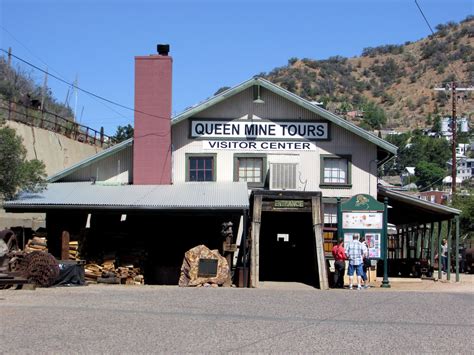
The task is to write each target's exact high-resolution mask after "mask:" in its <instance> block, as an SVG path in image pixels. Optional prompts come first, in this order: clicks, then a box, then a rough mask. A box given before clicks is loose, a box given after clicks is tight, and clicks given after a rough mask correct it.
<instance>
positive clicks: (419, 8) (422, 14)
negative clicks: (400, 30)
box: [415, 0, 435, 35]
mask: <svg viewBox="0 0 474 355" xmlns="http://www.w3.org/2000/svg"><path fill="white" fill-rule="evenodd" d="M415 4H416V6H417V7H418V10H420V12H421V16H423V18H424V19H425V22H426V24H427V25H428V27H429V29H430V31H431V33H432V34H433V35H434V34H435V33H434V31H433V29H432V28H431V25H430V23H429V22H428V19H427V18H426V16H425V14H424V13H423V10H422V9H421V7H420V5H418V1H417V0H415Z"/></svg>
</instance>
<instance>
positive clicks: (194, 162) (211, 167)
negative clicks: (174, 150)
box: [186, 154, 216, 181]
mask: <svg viewBox="0 0 474 355" xmlns="http://www.w3.org/2000/svg"><path fill="white" fill-rule="evenodd" d="M186 162H187V169H186V181H216V176H215V154H210V155H194V154H193V155H191V154H190V155H188V154H186Z"/></svg>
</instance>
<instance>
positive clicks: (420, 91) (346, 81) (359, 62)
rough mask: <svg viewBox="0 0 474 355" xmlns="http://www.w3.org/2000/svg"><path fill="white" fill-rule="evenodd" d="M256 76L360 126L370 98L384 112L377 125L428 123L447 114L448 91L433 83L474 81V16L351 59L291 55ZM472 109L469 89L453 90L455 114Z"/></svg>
mask: <svg viewBox="0 0 474 355" xmlns="http://www.w3.org/2000/svg"><path fill="white" fill-rule="evenodd" d="M261 75H263V76H264V77H265V78H267V79H269V80H271V81H272V82H274V83H276V84H278V85H280V86H281V87H283V88H285V89H287V90H290V91H292V92H295V93H296V94H298V95H300V96H302V97H304V98H306V99H308V100H310V101H318V102H324V105H325V107H326V108H327V109H328V110H330V111H332V112H335V113H338V114H340V115H342V116H345V117H346V118H347V119H350V120H352V121H354V122H355V123H356V124H360V125H362V126H364V125H366V122H363V121H361V120H362V117H361V116H362V115H363V113H362V112H361V111H367V103H369V104H370V105H371V106H372V108H373V107H376V108H381V109H383V111H382V114H383V112H384V113H385V117H386V120H384V121H385V122H383V124H382V126H381V128H384V129H397V130H408V129H414V128H424V127H431V126H432V124H433V120H434V118H435V117H437V116H439V117H444V116H450V115H451V99H450V92H449V91H435V90H434V88H435V87H440V86H441V85H443V86H445V85H446V84H447V83H448V82H451V81H452V80H455V81H456V82H457V85H458V87H459V86H463V87H467V86H471V87H472V86H473V85H474V16H469V17H467V18H466V19H465V20H463V21H461V22H460V23H454V22H450V23H447V24H445V25H438V26H437V27H436V32H435V34H434V35H430V36H428V37H427V38H423V39H421V40H418V41H416V42H412V43H411V42H406V43H405V44H402V45H384V46H379V47H375V48H365V49H364V50H363V51H362V55H361V56H360V57H353V58H344V57H341V56H335V57H330V58H328V59H326V60H312V59H308V58H304V59H298V58H291V59H289V60H288V65H287V66H284V67H279V68H275V69H273V70H271V71H270V72H269V73H264V74H261ZM473 112H474V95H473V93H472V92H466V93H458V100H457V116H458V117H460V116H468V117H470V116H471V115H472V114H473ZM366 128H367V127H366Z"/></svg>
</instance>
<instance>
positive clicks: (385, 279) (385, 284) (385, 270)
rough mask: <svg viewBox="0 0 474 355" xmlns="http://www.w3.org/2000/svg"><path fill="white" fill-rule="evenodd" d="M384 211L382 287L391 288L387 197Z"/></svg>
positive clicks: (384, 201)
mask: <svg viewBox="0 0 474 355" xmlns="http://www.w3.org/2000/svg"><path fill="white" fill-rule="evenodd" d="M383 204H384V209H383V230H382V234H383V235H382V238H383V280H382V285H381V287H385V288H389V287H391V286H390V281H389V280H388V235H387V223H388V216H387V206H388V198H387V197H385V198H384V200H383Z"/></svg>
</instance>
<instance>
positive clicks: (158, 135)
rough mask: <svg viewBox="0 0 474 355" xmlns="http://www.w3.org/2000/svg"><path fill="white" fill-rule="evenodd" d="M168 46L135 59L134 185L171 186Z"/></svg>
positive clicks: (169, 62) (170, 64)
mask: <svg viewBox="0 0 474 355" xmlns="http://www.w3.org/2000/svg"><path fill="white" fill-rule="evenodd" d="M168 52H169V46H168V45H160V44H159V45H158V54H157V55H156V54H154V55H149V56H137V57H135V110H136V111H135V127H134V140H133V184H134V185H155V184H156V185H166V184H171V76H172V73H171V72H172V63H173V59H172V58H171V57H169V56H168Z"/></svg>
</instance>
